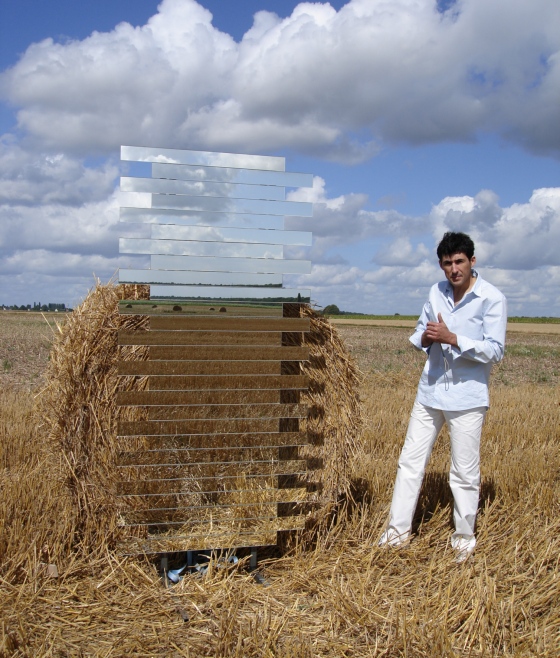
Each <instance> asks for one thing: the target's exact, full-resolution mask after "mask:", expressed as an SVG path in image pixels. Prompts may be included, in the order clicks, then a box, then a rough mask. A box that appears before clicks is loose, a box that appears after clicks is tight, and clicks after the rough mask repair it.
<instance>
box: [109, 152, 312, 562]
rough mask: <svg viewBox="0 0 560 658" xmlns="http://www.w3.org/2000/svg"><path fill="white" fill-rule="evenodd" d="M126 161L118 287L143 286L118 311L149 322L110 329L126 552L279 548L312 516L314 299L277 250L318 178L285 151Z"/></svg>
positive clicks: (308, 212) (302, 242)
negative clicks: (299, 192)
mask: <svg viewBox="0 0 560 658" xmlns="http://www.w3.org/2000/svg"><path fill="white" fill-rule="evenodd" d="M121 159H122V160H124V161H134V162H135V163H136V164H134V165H129V167H130V168H131V172H130V173H135V174H140V175H135V176H134V177H122V178H121V192H122V194H121V196H122V202H121V208H120V227H121V235H122V236H123V237H121V238H120V242H119V252H120V261H121V262H120V265H121V268H120V270H119V282H120V283H123V284H139V285H141V286H146V285H147V286H150V288H149V290H150V295H149V299H146V298H144V299H142V298H141V299H138V298H135V297H137V295H135V294H133V291H134V290H138V287H137V286H134V285H127V286H123V287H122V289H123V290H126V291H127V294H126V295H125V297H128V298H124V299H122V300H121V301H120V302H119V311H120V313H124V314H131V315H135V316H140V317H141V318H143V321H142V322H140V323H139V324H140V326H139V328H138V329H136V330H130V329H129V330H121V331H120V332H119V350H120V358H119V365H118V373H119V377H120V384H119V391H118V393H117V404H118V405H119V407H120V418H121V420H120V421H119V426H118V439H117V440H118V442H119V445H118V450H119V451H118V455H119V456H118V470H119V482H118V499H119V503H120V517H119V522H120V524H121V525H122V526H124V527H125V528H123V530H124V534H123V540H122V543H121V551H122V553H124V554H139V553H169V552H175V551H199V550H210V549H217V550H219V549H222V550H229V549H236V548H241V547H257V546H270V545H274V544H276V542H277V533H278V532H279V531H284V530H297V529H300V528H302V527H303V525H304V522H305V518H306V514H307V512H308V511H309V509H310V507H309V505H310V501H309V494H308V488H309V486H308V483H309V482H310V475H312V474H311V473H310V472H309V471H308V469H307V460H306V459H304V458H302V456H301V450H302V447H303V446H305V445H308V437H307V434H306V432H305V431H303V430H300V422H301V419H303V418H305V417H306V416H307V414H308V409H307V407H306V406H305V405H303V404H301V402H300V395H301V392H302V391H304V390H306V389H307V386H308V380H307V377H306V376H304V375H302V370H301V364H302V362H303V361H307V360H308V358H309V351H308V349H307V348H305V347H304V346H303V343H304V341H303V336H304V332H306V331H308V330H309V319H308V318H306V317H301V304H303V303H307V302H309V294H310V293H309V290H301V289H297V288H296V289H290V288H284V287H283V275H284V274H305V273H308V272H309V271H310V262H309V261H304V260H294V259H292V260H289V259H285V258H284V247H285V246H309V245H310V244H311V233H308V232H301V231H286V230H284V220H285V217H286V216H300V217H301V216H303V217H310V216H312V212H313V209H312V204H311V203H303V202H293V201H286V200H285V189H286V188H287V187H297V188H300V187H310V186H311V185H312V182H313V181H312V176H311V175H310V174H298V173H289V172H286V171H285V163H284V158H279V157H267V156H254V155H241V154H232V153H213V152H201V151H183V150H176V149H155V148H144V147H132V146H123V147H121ZM138 163H142V164H138ZM146 174H148V175H146ZM142 176H143V177H142ZM140 353H141V358H139V355H140ZM131 381H132V382H135V384H133V385H131V384H130V382H131ZM252 550H255V549H252Z"/></svg>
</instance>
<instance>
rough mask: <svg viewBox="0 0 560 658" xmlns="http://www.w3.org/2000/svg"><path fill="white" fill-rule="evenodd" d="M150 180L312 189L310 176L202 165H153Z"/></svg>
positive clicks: (286, 172) (311, 176) (311, 177)
mask: <svg viewBox="0 0 560 658" xmlns="http://www.w3.org/2000/svg"><path fill="white" fill-rule="evenodd" d="M152 178H171V179H174V180H191V181H216V182H220V183H243V184H245V185H277V186H279V187H313V175H312V174H300V173H292V172H288V171H260V170H257V169H232V168H227V167H204V166H202V165H201V166H194V165H175V164H153V165H152Z"/></svg>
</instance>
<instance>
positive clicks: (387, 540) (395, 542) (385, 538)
mask: <svg viewBox="0 0 560 658" xmlns="http://www.w3.org/2000/svg"><path fill="white" fill-rule="evenodd" d="M409 537H410V533H409V532H403V533H402V534H400V535H399V533H398V532H397V531H396V530H395V528H387V530H385V532H384V533H383V534H382V535H381V539H380V540H379V541H378V542H377V545H378V546H393V547H397V546H402V545H403V544H405V543H406V542H407V541H408V538H409Z"/></svg>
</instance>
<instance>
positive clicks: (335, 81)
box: [0, 0, 560, 316]
mask: <svg viewBox="0 0 560 658" xmlns="http://www.w3.org/2000/svg"><path fill="white" fill-rule="evenodd" d="M121 144H126V145H144V146H157V147H167V148H181V149H197V150H198V149H199V150H212V151H229V152H236V153H255V154H263V155H280V156H284V157H285V158H286V169H287V170H288V171H303V172H307V173H311V174H313V175H314V186H313V188H312V189H311V188H308V189H301V190H292V191H290V193H289V198H291V199H294V200H304V201H313V202H314V204H315V206H314V208H315V210H314V216H313V218H312V219H309V218H301V219H288V220H287V226H286V228H291V229H299V230H312V231H313V235H314V241H313V246H312V247H311V248H310V249H306V250H300V249H296V248H294V249H292V251H290V253H289V254H287V255H288V256H290V257H294V258H310V259H311V260H312V263H313V266H312V271H311V274H309V275H305V276H299V277H295V276H294V277H285V285H287V286H292V285H293V286H299V287H304V288H310V289H311V296H312V300H313V301H314V302H315V303H316V304H317V305H319V306H325V305H327V304H337V305H338V306H339V308H341V309H342V310H346V311H356V312H363V313H377V314H394V313H400V314H416V313H419V312H420V310H421V308H422V304H423V302H424V300H425V298H426V296H427V292H428V290H429V287H430V285H431V284H433V283H434V282H436V281H438V280H440V279H441V278H442V273H441V271H440V269H439V266H438V262H437V257H436V254H435V248H436V245H437V243H438V241H439V240H440V239H441V236H442V235H443V233H444V232H445V231H448V230H454V231H464V232H466V233H468V234H469V235H471V237H472V238H473V239H474V241H475V244H476V256H477V269H478V271H479V273H480V274H481V276H483V277H484V278H485V279H487V280H488V281H490V282H491V283H493V284H494V285H496V286H498V287H499V288H500V289H501V290H502V291H503V292H504V294H505V295H506V297H507V298H508V308H509V313H510V315H530V316H560V3H559V2H558V0H532V2H527V1H526V0H350V1H349V2H344V1H343V0H337V1H336V2H335V1H333V2H331V3H330V4H329V3H326V2H315V3H299V4H298V3H297V1H295V0H244V1H243V2H239V3H238V2H232V1H231V0H200V2H195V0H163V1H162V2H159V3H158V2H156V1H155V0H96V2H90V3H77V2H75V0H49V1H48V2H46V1H45V0H2V3H1V4H0V304H2V303H3V304H14V303H15V304H18V305H19V304H28V303H33V302H39V301H40V302H41V303H49V302H53V303H61V302H63V303H66V304H67V305H71V306H74V305H76V304H77V303H79V301H80V300H81V299H83V298H84V297H85V295H86V294H87V291H88V290H89V289H90V288H91V287H92V286H93V285H94V282H95V277H98V278H99V279H100V280H101V281H103V282H106V281H108V280H110V279H111V277H112V276H114V274H115V272H116V271H117V269H118V236H119V227H118V208H119V203H120V196H119V194H120V193H119V189H118V185H119V175H123V174H124V175H126V174H127V173H128V171H129V167H128V165H127V164H126V163H121V162H120V160H119V147H120V145H121Z"/></svg>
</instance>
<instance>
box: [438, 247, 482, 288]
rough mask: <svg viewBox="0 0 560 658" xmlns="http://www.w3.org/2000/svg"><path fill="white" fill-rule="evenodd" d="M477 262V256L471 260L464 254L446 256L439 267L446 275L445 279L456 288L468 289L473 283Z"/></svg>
mask: <svg viewBox="0 0 560 658" xmlns="http://www.w3.org/2000/svg"><path fill="white" fill-rule="evenodd" d="M475 262H476V258H475V256H473V257H472V258H471V259H470V260H469V258H467V256H466V255H465V254H463V253H458V254H451V255H450V256H444V257H443V258H442V259H441V260H440V261H439V266H440V267H441V269H442V270H443V271H444V273H445V278H446V279H447V280H448V281H449V283H450V284H451V285H452V286H453V287H454V288H461V287H462V286H464V287H465V288H467V287H468V286H469V284H470V281H471V276H472V268H473V265H474V264H475Z"/></svg>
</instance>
